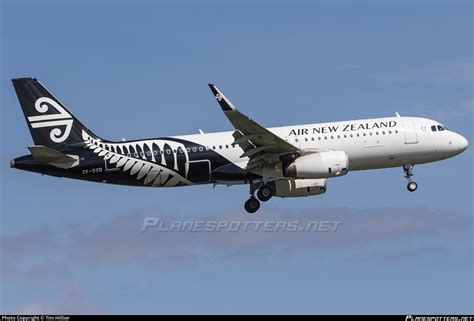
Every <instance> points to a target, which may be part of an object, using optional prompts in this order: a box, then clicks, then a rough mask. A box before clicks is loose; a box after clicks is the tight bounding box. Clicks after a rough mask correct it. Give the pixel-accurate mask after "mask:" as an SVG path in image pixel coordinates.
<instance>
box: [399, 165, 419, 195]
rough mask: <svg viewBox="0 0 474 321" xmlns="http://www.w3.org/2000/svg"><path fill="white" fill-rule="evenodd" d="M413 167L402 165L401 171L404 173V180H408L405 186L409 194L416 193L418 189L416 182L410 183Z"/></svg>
mask: <svg viewBox="0 0 474 321" xmlns="http://www.w3.org/2000/svg"><path fill="white" fill-rule="evenodd" d="M413 167H414V166H413V165H404V166H403V171H404V172H405V178H406V179H407V180H408V185H407V189H408V190H409V191H410V192H414V191H416V189H417V188H418V184H416V182H414V181H412V180H411V178H412V177H413V173H412V172H413Z"/></svg>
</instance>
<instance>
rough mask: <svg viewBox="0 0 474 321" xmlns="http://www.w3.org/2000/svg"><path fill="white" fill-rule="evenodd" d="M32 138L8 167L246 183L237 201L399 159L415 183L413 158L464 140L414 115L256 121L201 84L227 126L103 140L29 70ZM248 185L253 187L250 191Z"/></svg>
mask: <svg viewBox="0 0 474 321" xmlns="http://www.w3.org/2000/svg"><path fill="white" fill-rule="evenodd" d="M12 82H13V87H14V88H15V91H16V94H17V96H18V100H19V102H20V105H21V108H22V110H23V113H24V116H25V119H26V122H27V124H28V127H29V129H30V132H31V136H32V138H33V141H34V146H31V147H28V149H29V151H30V154H29V155H25V156H22V157H18V158H15V159H13V160H12V161H11V164H10V165H11V167H12V168H17V169H21V170H26V171H31V172H37V173H41V174H45V175H51V176H57V177H67V178H72V179H80V180H86V181H92V182H101V183H109V184H120V185H130V186H146V187H173V186H189V185H197V184H214V186H215V185H218V184H224V185H228V186H230V185H235V184H248V185H249V187H250V197H249V199H248V200H247V201H246V202H245V204H244V208H245V210H246V211H247V212H248V213H255V212H256V211H257V210H258V209H259V208H260V201H261V202H266V201H268V200H270V199H271V198H272V197H282V198H284V197H305V196H312V195H320V194H323V193H325V192H326V189H327V181H328V179H329V178H335V177H340V176H344V175H346V174H347V173H348V172H351V171H360V170H370V169H380V168H391V167H401V168H402V169H403V172H404V174H405V175H404V176H405V178H406V179H407V181H408V185H407V189H408V191H410V192H414V191H415V190H416V189H417V183H416V182H414V181H413V180H412V177H413V167H414V166H415V165H418V164H424V163H429V162H435V161H439V160H444V159H447V158H450V157H453V156H455V155H458V154H460V153H462V152H463V151H464V150H466V148H467V147H468V141H467V140H466V139H465V138H464V137H463V136H461V135H459V134H457V133H455V132H453V131H451V130H448V129H447V128H446V127H445V126H443V125H442V124H440V123H439V122H437V121H435V120H432V119H427V118H420V117H401V116H400V115H399V114H398V113H396V116H395V117H386V118H372V119H360V120H348V121H339V122H330V123H315V124H304V125H295V126H284V127H272V128H265V127H263V126H262V125H260V124H259V123H257V122H256V121H254V120H252V119H251V118H249V117H248V116H246V115H244V114H242V113H241V112H240V111H238V110H237V108H236V107H235V106H234V105H233V104H232V103H231V102H230V100H229V99H228V98H227V97H226V96H224V94H223V93H222V92H221V91H220V90H219V89H218V88H217V87H216V86H215V85H213V84H209V87H210V89H211V91H212V94H213V95H214V97H215V99H216V100H217V102H218V103H219V105H220V107H221V109H222V111H223V112H224V114H225V116H226V117H227V118H228V119H229V121H230V123H231V124H232V126H233V127H234V130H231V131H226V132H216V133H203V132H202V131H201V130H199V131H200V133H199V134H192V135H181V136H165V137H160V138H149V139H141V140H122V141H111V140H105V139H102V138H100V137H99V136H97V135H95V134H94V133H93V132H92V131H90V130H89V129H88V128H86V127H85V126H84V125H83V124H82V123H81V122H80V121H79V120H78V119H77V118H76V117H74V115H73V114H72V113H70V112H69V110H68V109H67V108H66V107H65V106H64V105H63V104H62V103H61V102H60V101H59V100H58V99H57V98H56V97H54V96H53V95H52V94H51V92H50V91H48V90H47V89H46V88H45V87H44V86H43V85H42V84H41V83H40V82H39V81H38V80H37V79H35V78H17V79H12ZM255 194H256V196H255Z"/></svg>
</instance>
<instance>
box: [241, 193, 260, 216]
mask: <svg viewBox="0 0 474 321" xmlns="http://www.w3.org/2000/svg"><path fill="white" fill-rule="evenodd" d="M244 207H245V210H246V211H247V212H248V213H255V212H256V211H258V209H259V208H260V202H259V201H258V199H256V198H255V196H251V197H250V198H249V199H248V200H247V201H246V202H245V205H244Z"/></svg>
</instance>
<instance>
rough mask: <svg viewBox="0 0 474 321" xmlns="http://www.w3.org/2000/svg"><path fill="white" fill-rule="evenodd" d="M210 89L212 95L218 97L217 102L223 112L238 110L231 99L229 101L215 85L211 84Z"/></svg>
mask: <svg viewBox="0 0 474 321" xmlns="http://www.w3.org/2000/svg"><path fill="white" fill-rule="evenodd" d="M209 87H210V88H211V91H212V93H213V94H214V97H216V100H217V102H218V103H219V105H220V106H221V108H222V110H223V111H231V110H236V108H235V107H234V105H232V103H231V102H230V100H229V99H227V97H226V96H224V94H223V93H222V92H220V91H219V89H217V87H216V86H215V85H213V84H209Z"/></svg>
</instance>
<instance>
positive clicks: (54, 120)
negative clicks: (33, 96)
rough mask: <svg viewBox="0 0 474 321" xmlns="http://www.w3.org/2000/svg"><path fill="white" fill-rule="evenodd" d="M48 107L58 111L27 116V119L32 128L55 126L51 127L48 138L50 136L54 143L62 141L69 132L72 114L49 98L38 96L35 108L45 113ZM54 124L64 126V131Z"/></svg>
mask: <svg viewBox="0 0 474 321" xmlns="http://www.w3.org/2000/svg"><path fill="white" fill-rule="evenodd" d="M49 107H52V108H54V109H56V111H58V112H59V113H58V114H48V115H40V116H31V117H28V121H29V122H30V124H31V127H33V128H43V127H55V128H53V129H51V132H50V133H49V138H51V140H52V141H53V142H55V143H62V142H64V141H65V140H66V139H67V138H68V137H69V134H70V133H71V128H72V122H73V119H72V116H71V115H70V114H69V113H68V112H67V111H66V110H64V108H63V107H61V106H60V105H59V104H58V103H57V102H56V101H54V100H52V99H51V98H48V97H40V98H38V99H37V100H36V102H35V109H36V110H37V111H38V112H40V113H42V114H44V113H46V112H47V111H48V110H49ZM56 126H66V128H65V129H64V132H62V130H61V129H60V128H58V127H56Z"/></svg>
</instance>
